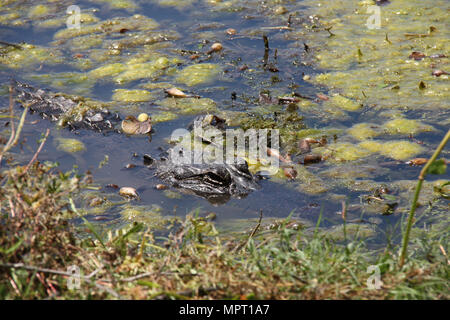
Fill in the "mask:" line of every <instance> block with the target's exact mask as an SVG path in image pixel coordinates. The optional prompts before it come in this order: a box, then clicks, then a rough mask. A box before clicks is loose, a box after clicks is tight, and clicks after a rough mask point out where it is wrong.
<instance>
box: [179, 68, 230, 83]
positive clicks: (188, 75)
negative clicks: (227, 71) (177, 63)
mask: <svg viewBox="0 0 450 320" xmlns="http://www.w3.org/2000/svg"><path fill="white" fill-rule="evenodd" d="M221 71H222V69H221V67H220V66H219V65H217V64H212V63H201V64H195V65H192V66H188V67H186V68H184V69H183V70H181V71H180V72H178V74H177V76H176V77H175V81H177V82H179V83H183V84H185V85H187V86H189V87H192V86H196V85H199V84H207V83H210V82H212V81H213V80H214V79H216V77H217V76H218V75H219V74H220V73H221Z"/></svg>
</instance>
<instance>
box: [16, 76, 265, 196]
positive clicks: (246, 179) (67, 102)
mask: <svg viewBox="0 0 450 320" xmlns="http://www.w3.org/2000/svg"><path fill="white" fill-rule="evenodd" d="M13 85H14V88H15V90H16V92H17V93H18V97H17V100H18V101H19V102H20V104H21V105H22V106H23V107H24V106H29V108H30V110H31V111H32V112H37V113H39V114H40V115H41V116H42V117H43V118H47V119H50V120H51V121H58V123H59V124H60V125H62V126H63V127H66V128H68V129H70V130H78V129H89V130H94V131H97V132H102V133H105V132H111V131H116V132H120V130H119V129H117V128H118V127H119V126H118V124H119V123H120V122H121V118H120V116H119V115H118V114H117V113H111V112H110V111H108V110H107V109H106V108H105V107H103V106H101V105H95V106H93V107H91V106H89V101H87V102H86V100H85V99H83V98H80V97H77V96H70V95H65V94H60V93H52V92H50V91H48V90H43V89H36V88H34V87H32V86H30V85H28V84H25V83H20V82H18V81H13ZM86 103H87V104H88V105H87V108H82V107H80V105H81V104H86ZM194 121H197V123H198V121H200V123H202V125H205V126H213V127H215V128H217V129H218V130H223V129H224V127H225V121H224V120H223V119H221V118H219V117H217V116H215V115H206V116H200V117H198V118H197V119H195V120H194ZM188 129H189V130H191V131H192V130H193V125H192V124H190V125H189V126H188ZM200 138H201V137H200ZM174 150H175V148H171V149H169V150H168V151H167V152H166V154H167V155H168V156H166V157H162V158H161V159H160V160H154V161H153V160H152V161H151V162H152V164H151V165H150V166H149V167H151V168H152V169H155V168H156V173H155V175H156V176H157V177H158V178H159V179H161V180H163V181H164V182H165V183H167V184H169V185H170V186H172V187H174V188H178V189H180V190H182V191H184V192H186V193H190V194H195V195H197V196H200V197H203V198H206V199H207V200H209V201H210V202H212V203H223V202H226V201H227V200H228V199H229V198H230V197H236V198H242V197H244V196H246V195H247V194H248V193H250V192H251V191H253V190H256V189H258V187H259V186H258V183H257V180H258V179H257V177H256V176H254V175H253V174H252V173H250V171H249V169H248V165H247V162H246V161H245V160H243V159H240V160H239V161H237V162H236V163H232V164H226V163H222V164H216V163H212V164H206V163H201V164H191V163H179V162H177V161H175V160H174V157H173V154H174ZM147 160H148V159H147ZM144 162H145V159H144Z"/></svg>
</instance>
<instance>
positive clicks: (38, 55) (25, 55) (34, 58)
mask: <svg viewBox="0 0 450 320" xmlns="http://www.w3.org/2000/svg"><path fill="white" fill-rule="evenodd" d="M21 46H22V48H23V49H22V50H17V49H15V48H13V49H12V50H11V51H9V52H7V53H6V54H4V55H0V64H4V65H7V66H8V67H10V68H26V67H30V66H33V65H37V64H41V63H45V64H49V65H54V64H58V63H62V62H63V60H62V58H61V53H60V52H59V51H57V50H55V49H48V48H44V47H40V46H34V45H31V44H27V43H25V44H22V45H21Z"/></svg>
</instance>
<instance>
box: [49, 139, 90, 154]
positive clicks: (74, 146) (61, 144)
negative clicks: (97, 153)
mask: <svg viewBox="0 0 450 320" xmlns="http://www.w3.org/2000/svg"><path fill="white" fill-rule="evenodd" d="M55 141H56V144H57V149H58V150H61V151H64V152H67V153H77V152H80V151H84V150H86V147H85V145H84V143H83V142H81V141H79V140H77V139H69V138H56V139H55Z"/></svg>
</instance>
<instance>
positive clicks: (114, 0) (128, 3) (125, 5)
mask: <svg viewBox="0 0 450 320" xmlns="http://www.w3.org/2000/svg"><path fill="white" fill-rule="evenodd" d="M97 1H99V2H106V3H108V5H109V6H110V7H111V8H112V9H136V8H137V5H136V3H135V2H134V1H133V0H97Z"/></svg>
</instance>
